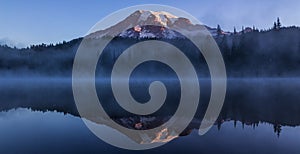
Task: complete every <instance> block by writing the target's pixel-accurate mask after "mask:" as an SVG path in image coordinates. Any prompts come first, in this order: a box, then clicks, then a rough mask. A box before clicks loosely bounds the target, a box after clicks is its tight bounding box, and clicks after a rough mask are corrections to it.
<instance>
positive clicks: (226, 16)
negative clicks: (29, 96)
mask: <svg viewBox="0 0 300 154" xmlns="http://www.w3.org/2000/svg"><path fill="white" fill-rule="evenodd" d="M140 4H164V5H170V6H173V7H177V8H179V9H182V10H185V11H186V12H188V13H190V14H192V15H193V16H195V17H196V18H198V19H199V20H200V21H201V22H202V23H204V24H206V25H208V26H211V27H216V25H217V24H220V25H221V27H222V28H223V29H224V30H230V31H232V30H233V27H234V26H236V27H237V29H241V27H242V26H245V27H246V26H250V27H252V26H253V25H255V26H256V27H258V28H259V29H267V28H269V27H271V26H272V25H273V22H274V21H275V20H276V18H277V17H280V18H281V21H282V24H283V25H284V26H289V25H298V26H299V25H300V11H299V6H300V1H299V0H286V1H284V0H251V1H246V0H245V1H243V0H226V1H225V0H189V1H188V0H178V1H175V0H173V1H169V0H165V1H161V0H160V1H159V0H152V1H149V0H139V1H132V0H118V1H117V0H109V1H100V0H86V1H84V0H72V1H60V0H51V1H50V0H49V1H40V0H27V1H21V0H19V1H16V0H11V1H8V0H6V1H5V0H0V21H1V22H0V41H1V40H12V41H14V42H18V43H21V44H23V45H25V46H26V45H29V44H39V43H57V42H60V41H63V40H67V41H68V40H71V39H74V38H77V37H81V36H83V35H84V34H85V33H86V32H87V31H88V30H89V29H90V28H91V27H92V26H93V25H94V24H96V23H97V22H98V21H99V20H100V19H102V18H103V17H105V16H107V15H108V14H110V13H112V12H114V11H117V10H119V9H122V8H125V7H129V6H133V5H140Z"/></svg>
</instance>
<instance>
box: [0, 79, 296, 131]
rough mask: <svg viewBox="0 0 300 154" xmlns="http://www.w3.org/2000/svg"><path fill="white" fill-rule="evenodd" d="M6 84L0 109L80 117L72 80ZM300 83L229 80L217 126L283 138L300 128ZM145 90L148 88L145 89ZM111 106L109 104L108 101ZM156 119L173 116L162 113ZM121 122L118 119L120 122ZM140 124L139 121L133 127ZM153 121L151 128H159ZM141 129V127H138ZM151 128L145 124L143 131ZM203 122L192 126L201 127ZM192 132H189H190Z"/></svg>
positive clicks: (201, 111)
mask: <svg viewBox="0 0 300 154" xmlns="http://www.w3.org/2000/svg"><path fill="white" fill-rule="evenodd" d="M35 82H36V81H34V82H29V81H28V82H24V81H20V83H19V82H12V83H7V82H5V81H4V82H2V83H3V84H1V85H0V92H1V95H0V104H1V105H0V110H1V111H5V110H9V109H12V108H19V107H23V108H31V109H33V110H39V111H44V112H46V111H58V112H63V113H65V114H67V113H69V114H72V115H75V116H78V112H77V109H76V106H75V103H74V100H73V94H72V89H71V81H66V83H63V82H62V83H60V84H57V83H56V84H54V83H50V84H49V83H48V84H43V82H41V83H39V84H36V83H35ZM299 85H300V81H298V80H295V79H294V80H291V79H282V80H279V79H269V80H262V79H260V80H253V79H248V80H245V79H244V80H238V79H236V80H229V81H228V90H227V95H226V100H225V103H224V106H223V108H222V111H221V114H220V116H219V119H218V121H217V123H216V124H217V127H218V128H219V129H221V125H222V123H223V122H225V121H228V120H232V121H234V125H235V126H236V124H237V122H238V121H240V122H241V123H242V125H247V126H252V127H253V128H256V127H258V125H259V123H270V124H273V125H274V132H275V133H276V134H277V135H279V134H280V131H281V129H282V128H281V126H298V125H300V118H299V117H300V105H299V102H300V91H299V90H297V89H299V88H298V87H300V86H299ZM207 86H210V85H209V84H208V85H205V84H204V85H203V84H202V86H201V88H202V91H201V97H200V99H201V102H200V104H199V107H198V111H197V114H196V116H195V118H197V119H201V118H202V117H203V114H204V113H205V110H206V107H207V102H208V100H209V97H210V94H209V93H208V92H207V91H209V90H207V89H209V88H207ZM143 88H145V87H143ZM106 103H109V102H106ZM167 104H168V105H167V108H170V109H171V108H176V107H177V106H174V103H172V102H171V103H170V102H167ZM109 106H110V107H111V114H112V115H114V118H116V119H118V118H123V117H125V116H124V115H122V114H121V113H122V112H120V111H119V110H114V109H115V108H114V104H113V103H111V104H109ZM153 116H158V117H159V116H170V115H164V113H162V112H161V113H160V115H153ZM116 121H117V120H116ZM135 124H136V122H135V120H134V122H133V124H132V127H134V125H135ZM156 124H158V123H157V122H153V123H152V124H150V125H156ZM138 126H139V125H138ZM142 126H144V127H145V128H150V126H149V125H145V124H143V123H142V125H141V128H143V127H142ZM198 127H199V123H196V124H191V126H190V127H189V128H190V129H192V128H198ZM187 132H188V130H187Z"/></svg>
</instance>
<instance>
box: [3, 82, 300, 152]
mask: <svg viewBox="0 0 300 154" xmlns="http://www.w3.org/2000/svg"><path fill="white" fill-rule="evenodd" d="M70 83H71V81H70V80H67V81H66V80H57V79H53V80H51V79H39V80H36V79H30V80H26V82H25V81H24V79H11V80H7V79H2V80H1V85H0V92H1V95H0V103H1V104H0V109H1V112H0V137H1V139H0V153H108V152H109V153H119V152H124V153H140V152H141V151H130V150H124V149H120V148H116V147H113V146H111V145H109V144H107V143H105V142H103V141H102V140H100V139H98V138H97V137H96V136H95V135H94V134H93V133H91V132H90V131H89V129H88V128H87V127H86V126H85V125H84V123H83V122H82V120H81V119H80V118H79V117H78V116H77V113H76V107H75V105H74V100H73V97H72V91H71V85H70ZM202 87H203V88H204V89H205V88H207V89H209V84H204V85H203V86H202ZM207 91H209V90H207ZM207 91H205V90H202V92H203V97H202V101H203V102H204V103H203V104H202V105H200V106H199V109H198V112H199V113H198V115H197V116H196V117H201V113H202V111H204V110H205V108H204V106H205V101H206V100H207V98H206V95H205V94H206V93H207ZM201 96H202V94H201ZM137 97H139V96H138V94H137ZM29 108H31V109H29ZM202 108H204V109H202ZM48 110H49V111H48ZM64 113H65V114H64ZM112 114H113V113H112ZM99 125H102V124H99ZM298 125H300V80H298V79H295V78H285V79H229V80H228V91H227V95H226V100H225V104H224V106H223V110H222V112H221V114H220V118H219V119H218V121H217V122H216V125H214V126H213V128H212V129H211V130H210V131H209V132H208V133H207V134H205V135H203V136H199V135H198V132H197V128H196V127H194V126H191V127H190V129H191V130H192V131H191V132H190V133H187V134H185V136H180V137H177V138H175V139H174V140H172V141H171V142H169V143H167V144H165V145H163V146H161V147H158V148H155V149H151V150H146V151H142V152H143V153H153V152H157V153H168V152H181V153H183V152H185V153H186V152H189V153H216V152H218V153H220V152H223V153H300V148H299V142H300V127H298ZM103 127H106V128H107V127H108V126H105V125H103Z"/></svg>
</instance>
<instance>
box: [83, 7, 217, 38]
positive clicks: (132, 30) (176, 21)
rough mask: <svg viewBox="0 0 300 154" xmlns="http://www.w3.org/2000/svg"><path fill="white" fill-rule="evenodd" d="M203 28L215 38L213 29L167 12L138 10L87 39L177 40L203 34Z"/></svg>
mask: <svg viewBox="0 0 300 154" xmlns="http://www.w3.org/2000/svg"><path fill="white" fill-rule="evenodd" d="M205 28H206V29H207V30H208V31H209V32H210V33H211V34H212V35H213V36H215V35H216V34H217V32H216V29H215V28H210V27H207V26H203V25H198V24H193V23H192V22H191V21H190V20H189V19H187V18H183V17H177V16H175V15H172V14H170V13H168V12H163V11H148V10H138V11H135V12H134V13H132V14H131V15H129V16H128V17H127V18H125V19H124V20H123V21H120V22H119V23H117V24H116V25H113V26H111V27H109V28H107V29H105V30H100V31H97V32H94V33H91V34H89V35H88V36H87V37H88V38H101V37H104V36H111V37H115V36H121V37H134V38H154V37H158V38H169V39H172V38H178V37H183V36H182V35H180V33H178V32H176V31H178V30H180V31H181V32H184V35H195V34H198V33H200V32H203V31H204V30H205Z"/></svg>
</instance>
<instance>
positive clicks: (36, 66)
mask: <svg viewBox="0 0 300 154" xmlns="http://www.w3.org/2000/svg"><path fill="white" fill-rule="evenodd" d="M218 31H220V34H218V35H217V36H216V37H215V40H216V42H217V43H218V45H219V48H220V50H221V52H222V54H223V58H224V61H225V65H226V69H227V75H228V76H229V77H299V76H300V71H299V70H298V68H299V67H300V28H298V27H295V26H293V27H282V26H281V23H280V21H279V19H278V21H277V22H275V23H274V27H273V28H271V29H269V30H260V31H259V30H257V29H256V28H255V27H254V28H252V31H247V32H246V31H245V30H244V28H243V30H242V31H241V32H236V29H234V32H233V33H230V34H223V33H221V28H220V26H218ZM119 39H120V40H121V38H119ZM81 40H82V38H78V39H74V40H72V41H69V42H65V41H64V42H62V43H58V44H55V45H53V44H49V45H46V44H41V45H32V46H30V47H27V48H23V49H17V48H11V47H8V46H5V45H4V46H0V72H1V74H3V75H4V76H5V75H11V74H12V75H18V76H20V75H45V76H49V75H50V76H71V71H72V65H73V59H74V56H75V53H76V51H77V48H78V46H79V44H80V42H81ZM130 41H136V40H132V39H128V40H127V41H124V38H123V40H121V41H120V42H122V44H114V45H113V46H112V48H111V50H112V51H111V52H112V54H111V56H113V55H114V52H121V51H119V50H120V49H121V48H120V45H124V42H125V43H126V42H130ZM169 41H173V42H174V41H175V44H176V41H178V43H177V44H181V46H184V48H186V49H189V48H191V47H190V46H189V44H186V43H184V42H185V41H183V40H181V39H178V40H176V39H175V40H169ZM194 56H195V55H194ZM111 58H113V57H111ZM106 60H109V59H106ZM200 63H204V62H202V61H201V62H200ZM204 65H205V64H204ZM200 74H201V73H200ZM202 76H208V73H207V71H206V72H203V74H202Z"/></svg>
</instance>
